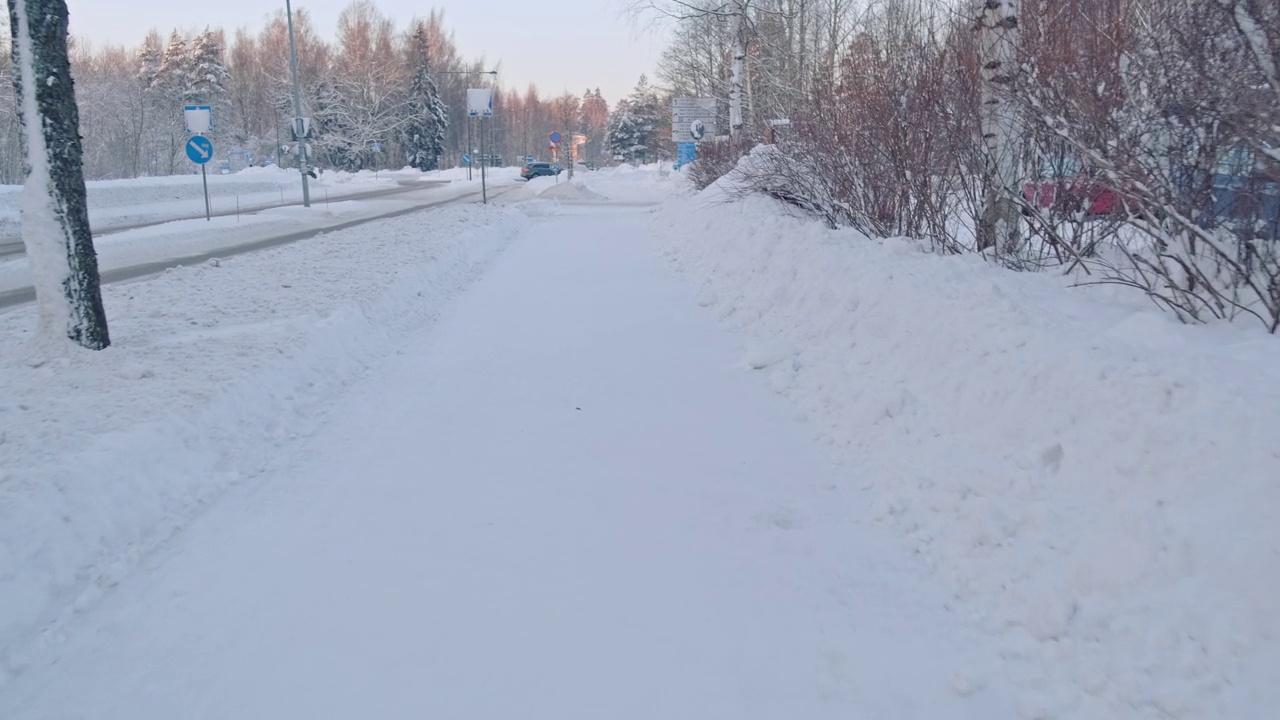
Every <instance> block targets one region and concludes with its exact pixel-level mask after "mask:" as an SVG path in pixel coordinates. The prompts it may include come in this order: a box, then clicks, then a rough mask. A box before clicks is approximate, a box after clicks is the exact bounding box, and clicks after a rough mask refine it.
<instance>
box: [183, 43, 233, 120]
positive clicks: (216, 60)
mask: <svg viewBox="0 0 1280 720" xmlns="http://www.w3.org/2000/svg"><path fill="white" fill-rule="evenodd" d="M187 54H188V59H187V72H188V73H189V75H188V79H187V87H186V88H185V89H184V92H183V95H184V97H185V99H186V101H187V102H189V103H191V104H195V105H208V106H210V107H211V108H213V120H214V125H215V128H216V127H217V125H218V124H219V123H221V124H223V125H226V124H227V123H228V121H229V119H230V114H231V103H230V98H229V97H228V95H227V79H228V77H229V74H228V72H227V66H226V64H225V63H224V62H223V56H222V42H221V38H220V37H219V34H218V33H215V32H213V31H212V30H210V29H209V28H207V27H206V28H205V29H204V32H202V33H200V34H199V35H197V36H196V38H195V40H194V41H193V42H192V43H191V44H190V45H189V46H188V48H187Z"/></svg>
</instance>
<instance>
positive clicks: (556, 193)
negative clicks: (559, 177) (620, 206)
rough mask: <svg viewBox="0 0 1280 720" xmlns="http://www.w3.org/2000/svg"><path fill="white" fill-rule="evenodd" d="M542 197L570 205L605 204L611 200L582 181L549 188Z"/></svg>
mask: <svg viewBox="0 0 1280 720" xmlns="http://www.w3.org/2000/svg"><path fill="white" fill-rule="evenodd" d="M541 197H543V198H551V199H554V200H560V201H562V202H570V203H578V202H604V201H607V200H608V199H609V198H607V197H605V196H604V195H601V194H600V193H598V192H595V191H593V190H591V189H590V188H588V187H587V186H586V185H584V184H583V183H582V182H581V181H580V180H575V181H573V182H564V183H560V184H559V185H554V186H552V187H550V188H547V190H545V191H544V192H543V193H542V195H541Z"/></svg>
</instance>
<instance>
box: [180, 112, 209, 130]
mask: <svg viewBox="0 0 1280 720" xmlns="http://www.w3.org/2000/svg"><path fill="white" fill-rule="evenodd" d="M182 117H183V119H184V120H186V122H187V132H188V133H190V134H191V135H205V134H208V132H209V131H210V130H212V129H213V108H212V107H210V106H209V105H186V106H183V108H182Z"/></svg>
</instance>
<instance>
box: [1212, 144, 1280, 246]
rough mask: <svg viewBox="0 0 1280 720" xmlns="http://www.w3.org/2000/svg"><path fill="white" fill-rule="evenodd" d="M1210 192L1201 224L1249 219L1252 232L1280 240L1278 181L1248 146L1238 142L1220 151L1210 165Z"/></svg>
mask: <svg viewBox="0 0 1280 720" xmlns="http://www.w3.org/2000/svg"><path fill="white" fill-rule="evenodd" d="M1212 192H1213V205H1212V207H1211V208H1205V211H1204V212H1203V213H1202V214H1201V218H1202V220H1201V221H1200V222H1201V224H1204V225H1208V226H1212V225H1214V224H1217V223H1235V224H1244V223H1251V224H1253V227H1252V228H1251V230H1252V231H1253V233H1256V234H1257V235H1260V236H1262V237H1264V238H1266V239H1269V240H1280V184H1278V183H1277V181H1276V178H1274V177H1269V176H1268V174H1267V168H1266V165H1265V163H1263V162H1262V161H1261V159H1260V158H1258V157H1257V156H1256V155H1255V154H1254V153H1253V151H1251V150H1250V149H1249V148H1247V147H1245V146H1243V145H1237V146H1235V147H1232V148H1231V149H1230V150H1228V151H1227V152H1226V154H1225V155H1223V157H1222V159H1221V160H1220V161H1219V162H1218V164H1217V166H1215V167H1214V169H1213V190H1212ZM1253 233H1247V234H1253Z"/></svg>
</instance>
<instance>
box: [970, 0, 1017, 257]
mask: <svg viewBox="0 0 1280 720" xmlns="http://www.w3.org/2000/svg"><path fill="white" fill-rule="evenodd" d="M1019 3H1020V0H982V14H981V16H980V17H979V20H978V33H979V37H978V52H979V56H978V57H979V62H980V63H981V70H982V89H981V93H982V95H981V99H980V103H981V104H980V110H979V112H980V113H981V121H982V137H983V144H984V146H985V150H986V155H987V183H986V198H985V200H984V204H983V210H982V217H980V218H979V220H978V249H980V250H986V249H988V248H992V247H994V248H995V249H996V252H998V253H1000V254H1001V255H1014V254H1016V253H1017V252H1018V251H1019V250H1020V249H1021V247H1022V229H1021V222H1020V219H1019V211H1018V204H1017V202H1015V200H1014V198H1015V197H1016V195H1015V193H1018V192H1019V189H1018V182H1019V179H1020V178H1019V173H1018V150H1019V146H1020V144H1021V137H1020V128H1019V123H1018V117H1017V112H1016V109H1015V107H1014V105H1013V103H1012V102H1010V99H1009V96H1008V94H1009V92H1010V91H1011V90H1012V85H1013V83H1014V81H1015V80H1016V79H1017V75H1018V35H1019V10H1020V8H1019Z"/></svg>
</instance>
